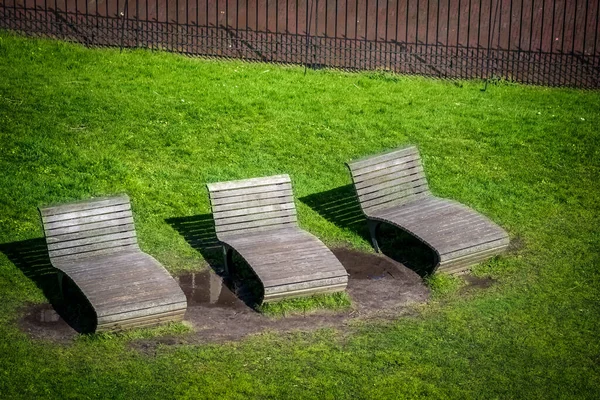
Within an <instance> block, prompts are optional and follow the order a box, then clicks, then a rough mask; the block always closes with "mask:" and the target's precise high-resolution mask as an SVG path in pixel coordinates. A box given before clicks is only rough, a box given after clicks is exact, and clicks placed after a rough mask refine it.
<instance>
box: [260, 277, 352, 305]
mask: <svg viewBox="0 0 600 400" xmlns="http://www.w3.org/2000/svg"><path fill="white" fill-rule="evenodd" d="M346 285H347V282H344V281H343V280H342V282H341V283H331V284H329V285H325V284H322V285H318V286H315V285H314V284H313V286H312V287H309V288H300V289H296V288H295V285H285V286H282V287H277V289H279V291H271V292H269V293H267V294H265V300H264V301H265V302H268V301H269V302H270V301H279V300H282V299H286V298H296V297H305V296H312V295H315V294H323V293H335V292H341V291H344V290H345V289H346Z"/></svg>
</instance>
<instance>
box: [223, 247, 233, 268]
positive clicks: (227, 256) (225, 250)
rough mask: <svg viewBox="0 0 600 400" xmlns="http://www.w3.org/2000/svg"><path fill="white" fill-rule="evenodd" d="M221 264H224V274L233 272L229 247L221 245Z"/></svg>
mask: <svg viewBox="0 0 600 400" xmlns="http://www.w3.org/2000/svg"><path fill="white" fill-rule="evenodd" d="M223 264H224V266H225V275H227V276H231V273H232V272H233V257H232V250H231V247H229V246H227V245H223Z"/></svg>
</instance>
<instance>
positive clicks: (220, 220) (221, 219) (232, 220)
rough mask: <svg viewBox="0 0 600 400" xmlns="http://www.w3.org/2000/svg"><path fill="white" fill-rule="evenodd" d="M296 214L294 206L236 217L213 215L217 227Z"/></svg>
mask: <svg viewBox="0 0 600 400" xmlns="http://www.w3.org/2000/svg"><path fill="white" fill-rule="evenodd" d="M295 216H296V209H295V208H284V209H283V210H280V211H276V210H273V211H267V212H264V213H249V214H244V215H239V216H236V217H227V216H223V215H221V214H216V215H215V224H216V225H218V226H219V227H224V226H228V225H231V224H236V226H237V225H238V224H241V223H243V222H252V221H262V220H266V219H273V218H282V217H295ZM269 225H271V224H269Z"/></svg>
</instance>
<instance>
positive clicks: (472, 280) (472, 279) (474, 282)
mask: <svg viewBox="0 0 600 400" xmlns="http://www.w3.org/2000/svg"><path fill="white" fill-rule="evenodd" d="M464 279H465V282H466V283H467V285H466V286H463V287H462V289H461V292H462V293H468V292H472V291H474V290H478V289H487V288H489V287H490V286H492V285H493V284H495V283H496V280H495V279H493V278H490V277H484V278H480V277H478V276H473V275H464Z"/></svg>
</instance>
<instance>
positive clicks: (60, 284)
mask: <svg viewBox="0 0 600 400" xmlns="http://www.w3.org/2000/svg"><path fill="white" fill-rule="evenodd" d="M56 275H57V277H58V296H59V297H58V298H59V299H60V300H61V301H63V300H64V299H65V294H64V292H63V281H64V278H65V273H64V272H62V271H58V273H57V274H56Z"/></svg>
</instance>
